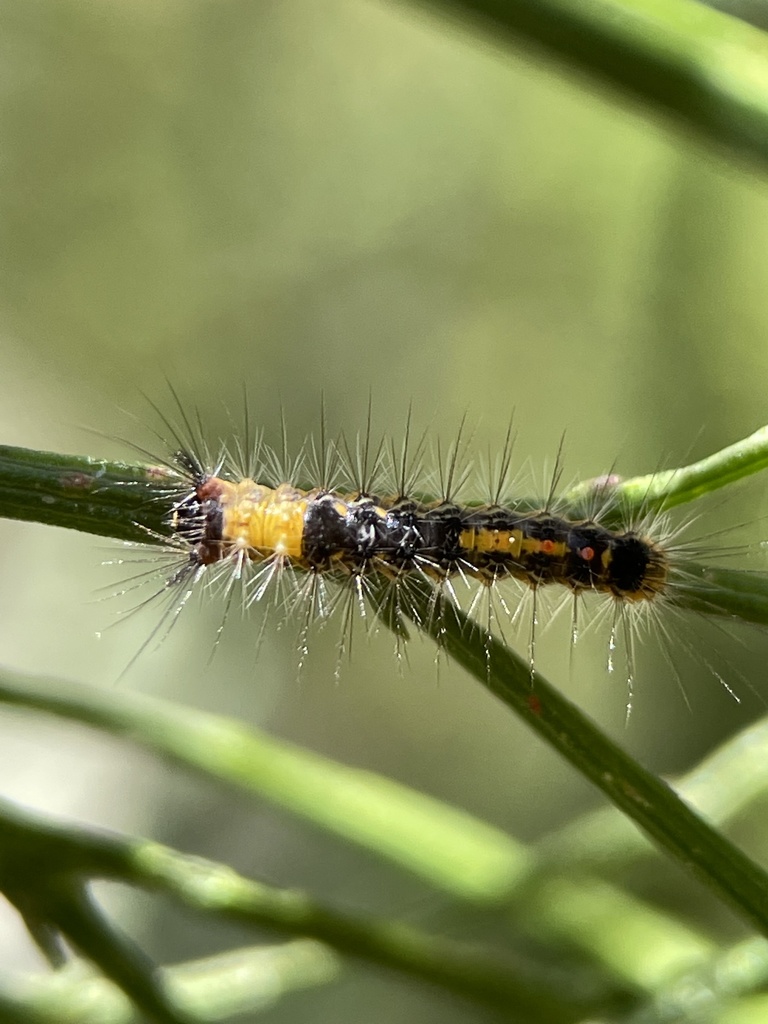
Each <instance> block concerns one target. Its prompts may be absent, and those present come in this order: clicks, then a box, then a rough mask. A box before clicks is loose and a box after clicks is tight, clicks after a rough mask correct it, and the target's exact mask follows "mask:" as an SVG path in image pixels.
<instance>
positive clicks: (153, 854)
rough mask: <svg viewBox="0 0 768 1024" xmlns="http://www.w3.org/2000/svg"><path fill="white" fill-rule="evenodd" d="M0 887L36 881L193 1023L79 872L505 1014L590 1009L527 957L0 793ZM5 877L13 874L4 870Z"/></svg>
mask: <svg viewBox="0 0 768 1024" xmlns="http://www.w3.org/2000/svg"><path fill="white" fill-rule="evenodd" d="M0 840H2V842H0V888H3V890H4V891H8V892H9V893H10V896H11V899H13V894H14V892H15V891H17V890H20V891H23V892H28V891H29V890H30V888H33V889H34V891H35V900H36V906H37V910H38V913H39V915H40V916H41V917H43V916H46V915H50V917H51V919H52V921H53V922H54V923H55V924H56V925H58V927H60V928H61V929H62V931H63V932H64V934H65V935H66V936H67V937H68V938H69V939H71V941H73V942H74V944H76V945H77V946H78V947H79V948H80V949H81V950H82V951H83V952H84V953H85V954H86V956H87V957H88V958H89V959H91V960H92V961H93V962H94V963H96V964H97V965H98V966H99V967H100V968H101V969H102V970H103V971H104V973H105V974H106V975H107V977H109V978H110V979H111V980H113V981H114V982H115V983H116V984H117V985H119V987H120V988H121V989H122V990H123V991H124V992H125V993H126V994H127V995H128V996H129V997H130V998H131V999H132V1000H133V1001H134V1002H136V1003H137V1005H139V1006H141V1007H142V1008H143V1009H144V1010H145V1012H146V1013H147V1014H148V1015H149V1016H150V1017H151V1019H152V1020H157V1021H160V1022H162V1024H178V1022H181V1021H182V1020H184V1021H192V1020H193V1017H192V1015H191V1014H189V1013H186V1012H183V1011H182V1010H181V1009H179V1008H178V1007H175V1006H174V1005H173V1004H172V1003H171V1001H170V1000H169V998H168V994H167V986H166V985H164V984H161V979H160V976H159V974H158V971H157V969H156V968H155V967H154V965H153V964H151V963H150V962H148V961H146V960H145V958H144V957H143V954H140V953H139V952H137V951H136V950H135V948H133V947H132V946H131V947H130V948H127V946H126V940H124V939H123V938H122V937H121V936H119V934H118V933H116V932H115V931H114V929H113V928H112V927H111V925H109V924H108V923H107V922H106V921H105V919H104V918H103V917H102V915H101V913H100V912H99V911H98V910H97V908H95V907H94V906H93V904H92V903H91V902H90V900H86V901H85V902H84V901H83V900H82V899H81V898H80V896H79V893H80V892H82V889H81V886H82V884H83V880H84V879H85V878H86V877H87V878H88V879H89V880H90V879H92V878H107V879H111V880H115V881H123V882H126V883H129V884H135V885H140V886H143V887H145V888H150V889H154V890H160V891H162V892H164V893H165V894H166V895H169V896H171V897H173V898H175V899H177V900H179V901H181V902H183V903H184V904H186V905H187V906H190V907H193V908H195V909H196V910H198V911H201V912H204V913H209V914H215V915H216V916H219V917H223V918H228V919H230V920H234V921H238V922H239V923H241V924H245V925H248V926H251V927H258V928H264V927H266V928H269V929H271V930H274V931H277V932H280V933H282V934H286V935H291V936H303V937H308V938H314V939H317V940H319V941H321V942H324V943H327V944H328V945H330V946H332V947H333V948H334V949H336V950H338V951H339V952H341V953H344V954H346V955H348V956H351V957H354V958H356V959H361V960H366V961H368V962H370V963H374V964H378V965H382V966H386V967H389V968H391V969H393V970H396V971H398V972H400V973H404V974H407V975H409V976H411V977H414V978H417V979H419V980H421V981H426V982H430V983H432V984H435V985H437V986H439V987H440V988H443V989H445V990H446V991H449V992H452V993H454V994H456V995H460V996H462V997H464V998H466V999H468V1000H470V1001H472V1002H474V1003H479V1004H482V1005H484V1006H491V1007H494V1008H495V1009H497V1010H502V1011H504V1012H505V1014H506V1015H507V1016H509V1017H511V1018H512V1019H517V1018H518V1017H519V1019H522V1020H526V1021H531V1022H532V1024H534V1022H538V1024H561V1022H562V1024H569V1022H572V1021H576V1020H578V1019H581V1018H582V1017H583V1016H584V1015H586V1014H587V1013H589V1012H592V1011H593V1010H595V1009H596V1007H595V1006H589V1007H587V1006H585V1005H583V1004H582V1005H579V1000H578V998H576V997H575V994H573V993H570V994H569V997H568V998H567V997H566V996H565V995H564V996H563V997H562V998H560V997H558V996H555V995H553V994H552V993H551V992H550V991H549V988H548V986H547V985H545V984H544V983H543V981H542V982H538V983H537V982H536V981H534V980H533V978H532V976H531V971H530V965H527V967H526V970H522V969H520V968H519V967H518V966H517V965H516V964H515V963H514V962H513V961H512V959H511V958H510V957H508V956H506V955H502V954H499V953H497V952H495V951H493V950H490V949H487V948H482V947H478V946H476V945H473V944H470V943H463V942H458V941H455V940H452V939H444V938H442V937H440V936H435V935H430V934H427V933H426V932H423V931H421V930H420V929H418V928H415V927H413V926H410V925H406V924H402V923H400V922H395V921H391V920H384V919H378V920H377V919H366V920H361V919H356V918H354V917H351V916H349V915H346V914H342V913H338V912H336V911H333V910H330V909H328V908H326V907H323V906H320V905H319V904H318V903H316V902H315V901H314V900H312V899H311V898H310V897H309V896H307V895H306V894H304V893H301V892H298V891H295V890H286V889H277V888H275V887H271V886H266V885H262V884H260V883H258V882H253V881H249V880H248V879H245V878H243V877H241V876H239V875H237V874H236V873H235V872H234V871H233V870H232V869H231V868H229V867H225V866H223V865H220V864H215V863H213V862H211V861H206V860H203V859H201V858H198V857H188V856H184V855H183V854H180V853H178V852H176V851H175V850H172V849H170V848H169V847H165V846H162V845H160V844H158V843H153V842H149V841H145V840H136V839H128V838H123V837H119V836H114V835H106V834H98V835H94V834H92V833H91V832H89V831H88V830H87V829H84V828H72V827H66V826H62V825H58V824H55V823H53V822H51V821H49V820H46V819H43V818H42V817H40V816H36V815H33V814H30V813H28V812H23V811H21V810H20V809H18V808H16V807H15V806H13V805H12V804H10V803H8V802H7V801H0ZM11 879H12V884H9V880H11Z"/></svg>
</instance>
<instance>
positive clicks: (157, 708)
mask: <svg viewBox="0 0 768 1024" xmlns="http://www.w3.org/2000/svg"><path fill="white" fill-rule="evenodd" d="M0 702H2V703H5V704H7V705H15V706H17V707H25V708H30V709H35V710H39V711H44V712H48V713H50V714H54V715H58V716H60V717H62V718H68V719H71V720H73V721H78V722H86V723H88V724H89V725H94V726H96V727H97V728H101V729H105V730H107V731H109V732H111V733H112V734H114V735H118V736H125V737H127V738H128V739H131V740H133V741H134V742H136V743H140V744H142V745H143V746H145V747H148V748H149V749H151V750H154V751H157V752H158V753H160V754H161V755H162V756H164V757H165V758H167V759H169V760H170V761H171V762H173V763H175V764H180V765H183V766H184V767H185V768H188V769H192V770H193V771H197V772H201V773H203V774H205V775H207V776H209V777H213V778H216V779H217V780H220V781H223V782H225V783H228V784H230V785H236V786H239V787H240V788H242V789H244V790H246V791H248V792H251V793H258V794H259V796H261V797H265V798H267V799H269V800H272V801H273V802H274V803H276V804H278V805H279V806H280V807H283V808H285V809H286V810H289V811H290V812H292V813H294V814H299V815H301V816H302V817H304V818H307V819H309V820H310V821H314V822H315V823H316V824H318V825H320V826H321V827H322V828H325V829H328V830H329V831H331V832H334V833H335V834H336V835H340V836H342V837H344V838H345V839H348V840H351V841H352V842H355V843H358V844H359V845H361V846H364V847H367V848H368V849H371V850H373V851H374V852H376V853H378V854H379V855H381V856H385V857H388V858H389V859H390V860H392V861H393V862H395V863H397V864H400V865H401V866H403V867H405V868H406V869H407V870H409V871H412V872H414V873H416V874H418V875H420V876H421V877H423V878H426V879H428V880H429V881H430V882H431V883H432V884H433V885H436V886H439V887H440V888H442V889H445V890H447V891H449V892H452V893H454V894H455V895H457V896H460V897H461V898H463V899H470V900H473V901H477V902H482V903H487V902H491V903H496V902H499V901H500V900H502V899H504V898H505V897H506V895H507V894H508V893H509V892H510V891H511V890H512V889H513V888H514V887H515V886H516V885H517V884H518V882H519V880H520V878H521V876H522V875H523V874H524V873H526V872H527V871H528V870H529V862H528V857H527V854H526V851H525V849H524V847H522V846H520V845H519V844H517V843H515V841H514V840H513V839H511V838H510V837H509V836H506V835H505V834H504V833H503V832H501V831H500V830H498V829H494V828H493V827H491V826H490V825H486V824H484V823H483V822H480V821H478V820H477V819H475V818H473V817H472V816H471V815H469V814H466V813H464V812H462V811H460V810H458V809H456V808H452V807H448V806H446V805H445V804H442V803H440V801H438V800H435V799H432V798H431V797H428V796H425V795H424V794H421V793H416V792H414V791H413V790H411V789H408V788H407V787H406V786H402V785H399V784H398V783H396V782H392V781H391V780H389V779H385V778H382V777H381V776H380V775H375V774H374V773H373V772H366V771H363V770H360V769H354V768H350V767H348V766H347V765H341V764H338V763H336V762H334V761H331V760H330V759H328V758H324V757H321V756H320V755H317V754H313V753H311V752H309V751H306V750H302V749H301V748H299V747H296V746H294V745H293V744H290V743H286V742H283V741H280V740H277V739H274V738H273V737H271V736H268V735H267V734H266V733H263V732H259V731H258V730H257V729H254V728H249V727H247V726H245V725H243V724H242V723H240V722H237V721H234V720H231V719H227V718H223V717H219V716H215V715H210V714H206V713H204V712H200V711H195V710H194V709H192V708H186V707H179V706H178V705H175V704H169V703H167V702H165V701H161V700H156V699H150V698H147V697H143V696H140V695H138V694H135V693H128V692H120V691H115V690H106V691H99V690H95V689H93V688H91V687H86V686H82V685H78V684H76V683H70V682H62V681H61V680H53V679H52V680H45V679H35V678H33V677H31V676H27V675H24V674H22V673H15V672H9V671H8V670H3V671H2V672H0Z"/></svg>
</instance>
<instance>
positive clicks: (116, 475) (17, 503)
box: [0, 445, 180, 543]
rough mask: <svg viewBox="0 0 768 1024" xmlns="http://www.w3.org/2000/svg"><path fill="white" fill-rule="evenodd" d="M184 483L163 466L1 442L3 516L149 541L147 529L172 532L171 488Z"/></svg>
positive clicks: (1, 514) (1, 510)
mask: <svg viewBox="0 0 768 1024" xmlns="http://www.w3.org/2000/svg"><path fill="white" fill-rule="evenodd" d="M179 483H180V480H179V478H178V477H176V476H174V474H173V473H172V472H171V471H170V470H169V469H167V468H165V467H163V466H146V465H142V464H137V463H126V462H109V461H107V460H105V459H92V458H89V457H88V456H80V455H57V454H56V453H54V452H38V451H32V450H30V449H28V448H11V447H9V446H7V445H5V446H3V445H0V516H2V517H5V518H7V519H25V520H28V521H30V522H35V523H46V524H47V525H49V526H64V527H68V528H70V529H73V530H80V531H81V532H83V533H95V534H98V535H99V536H102V537H115V538H116V539H117V540H127V541H135V542H138V543H146V542H147V541H148V539H149V537H148V534H147V531H148V530H150V531H153V532H155V533H161V534H167V533H168V530H167V528H166V527H165V526H164V525H163V517H164V515H165V514H166V513H167V511H168V507H169V504H170V502H169V501H168V493H169V490H173V489H174V488H175V489H176V490H177V491H178V488H179ZM163 499H165V501H164V500H163Z"/></svg>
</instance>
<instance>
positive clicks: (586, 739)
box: [405, 590, 768, 935]
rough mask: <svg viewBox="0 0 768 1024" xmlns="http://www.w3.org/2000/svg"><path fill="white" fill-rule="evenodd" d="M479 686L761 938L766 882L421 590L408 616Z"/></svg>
mask: <svg viewBox="0 0 768 1024" xmlns="http://www.w3.org/2000/svg"><path fill="white" fill-rule="evenodd" d="M405 610H406V611H407V612H408V614H409V615H411V616H412V617H413V618H414V619H415V620H418V621H419V624H420V625H421V627H422V628H423V629H425V630H426V631H427V632H428V633H430V634H431V635H432V636H433V637H434V638H435V639H436V640H437V641H438V642H439V643H440V645H441V647H443V648H444V649H445V651H446V652H447V653H448V654H449V655H451V656H452V657H453V658H454V660H455V661H457V662H458V663H459V664H460V665H462V666H463V667H464V668H465V669H466V670H467V671H468V672H469V673H470V674H471V675H473V676H474V677H475V679H476V680H478V682H480V683H482V685H483V686H485V687H486V688H487V689H488V690H490V691H491V693H493V694H494V695H495V696H496V697H498V698H499V699H500V700H501V701H502V702H503V703H504V704H505V705H506V706H507V707H508V708H510V709H511V710H512V711H514V712H515V713H516V714H517V715H519V716H520V717H521V718H522V719H523V720H524V721H525V722H526V724H528V725H529V726H530V727H531V728H532V729H533V730H534V731H535V732H536V733H538V735H539V736H541V737H542V738H543V739H544V740H546V741H547V742H548V743H549V744H550V745H551V746H553V747H554V748H555V749H556V750H557V751H558V752H559V753H560V754H561V755H562V756H563V757H565V758H566V759H567V760H568V761H570V762H571V764H572V765H573V766H574V767H575V768H576V769H577V770H578V771H579V772H581V774H583V775H584V776H585V777H586V778H588V779H589V780H590V781H592V782H593V783H594V784H595V785H596V786H597V787H598V788H599V789H601V790H602V791H603V793H605V795H606V796H607V797H608V798H609V799H610V800H611V802H612V803H614V804H615V805H616V806H617V807H618V808H619V809H620V810H622V811H624V812H625V814H627V815H628V816H629V817H630V818H631V819H632V820H633V821H634V822H635V824H637V825H640V826H641V828H643V829H644V831H645V832H646V833H647V834H648V835H649V836H650V837H651V838H652V839H653V840H654V841H655V842H656V843H657V844H658V845H659V846H660V847H661V848H662V849H663V850H665V851H666V852H667V853H669V854H671V855H672V856H673V857H675V858H676V859H677V860H678V861H679V862H680V863H681V864H682V865H683V866H684V867H685V868H687V869H688V870H690V871H692V872H693V873H694V874H695V875H696V876H697V877H698V878H699V879H700V880H701V881H703V882H704V883H705V884H706V885H707V886H708V887H709V888H710V889H711V890H712V891H713V892H715V893H716V894H717V895H718V896H719V897H720V898H721V899H723V900H725V901H726V902H727V903H729V904H730V905H731V906H732V907H733V908H734V909H735V910H737V912H738V913H739V914H741V916H742V917H744V918H745V919H746V920H748V921H750V922H751V923H752V924H753V925H754V926H755V927H756V928H757V929H758V930H759V931H760V932H762V934H763V935H768V876H767V875H766V873H765V872H764V871H763V870H762V869H761V868H760V867H758V866H757V865H756V864H755V863H754V862H753V861H751V860H750V859H749V858H748V857H747V856H746V855H745V854H744V853H742V851H741V850H739V849H738V848H737V847H736V846H734V845H733V843H731V842H730V841H729V840H728V839H726V838H725V837H724V836H723V835H721V834H720V833H719V832H717V831H716V830H715V829H713V828H712V827H711V826H710V825H708V824H707V823H706V822H705V821H703V820H702V819H701V818H700V817H699V816H698V815H697V814H696V813H695V812H694V811H693V810H691V808H690V807H689V806H688V804H686V803H685V802H684V801H683V800H682V799H681V798H680V797H679V796H678V795H677V794H676V793H675V792H674V790H673V789H672V788H671V787H670V786H669V785H667V783H666V782H664V781H663V780H662V779H659V778H657V777H656V776H655V775H653V774H652V773H651V772H649V771H647V770H646V769H645V768H643V767H642V766H641V765H639V764H638V763H637V762H636V761H634V760H633V759H632V758H631V757H629V755H628V754H626V753H625V752H624V751H623V750H622V749H621V748H620V747H618V746H617V745H616V744H615V743H613V742H612V741H611V740H610V739H609V738H608V737H607V736H605V734H604V733H602V732H601V731H600V729H599V728H598V727H597V726H596V725H595V724H594V723H593V722H592V721H591V720H590V719H589V718H587V716H586V715H584V714H583V713H582V712H581V711H580V710H579V709H578V708H577V707H576V706H575V705H574V704H572V703H571V702H570V701H568V700H566V698H565V697H563V696H562V694H561V693H559V691H558V690H556V689H555V688H554V687H553V686H551V685H550V684H549V683H548V682H547V681H546V680H545V679H544V678H543V677H542V676H541V675H539V673H536V672H533V671H532V670H531V668H530V666H528V665H527V664H526V663H525V662H524V661H523V660H522V659H521V658H520V657H518V656H517V655H516V654H515V653H514V652H513V651H511V650H509V649H508V648H507V647H505V646H504V645H503V644H501V643H500V642H499V641H497V640H496V639H495V638H494V637H492V636H489V635H488V634H487V632H486V631H485V630H483V629H482V628H481V627H480V626H479V625H478V624H477V623H475V622H473V621H471V620H469V619H467V618H466V616H464V615H463V614H462V613H461V612H460V611H458V610H457V609H456V608H455V607H454V606H453V605H451V604H449V603H447V602H445V604H444V606H443V607H442V608H441V610H440V614H435V609H434V605H433V602H432V595H431V593H430V592H429V591H428V590H424V592H423V593H421V594H420V595H419V596H418V598H417V597H416V596H415V595H413V601H412V603H411V604H410V605H409V607H408V609H405Z"/></svg>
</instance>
